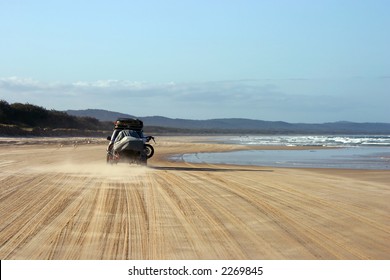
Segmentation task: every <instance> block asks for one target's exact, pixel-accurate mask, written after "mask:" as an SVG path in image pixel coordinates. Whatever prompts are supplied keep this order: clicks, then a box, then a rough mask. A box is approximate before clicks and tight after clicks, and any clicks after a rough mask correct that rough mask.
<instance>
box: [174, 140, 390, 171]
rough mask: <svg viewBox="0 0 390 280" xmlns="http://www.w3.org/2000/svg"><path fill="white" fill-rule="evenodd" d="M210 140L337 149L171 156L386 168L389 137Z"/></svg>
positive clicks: (221, 161)
mask: <svg viewBox="0 0 390 280" xmlns="http://www.w3.org/2000/svg"><path fill="white" fill-rule="evenodd" d="M213 142H220V143H229V144H237V145H262V146H264V145H266V146H323V147H335V148H338V149H309V150H251V151H235V152H225V153H197V154H184V155H180V156H176V157H173V159H175V160H184V161H186V162H194V163H219V164H224V163H225V164H238V165H258V166H275V167H305V168H346V169H378V170H390V136H280V135H277V136H230V137H228V136H223V137H216V138H214V139H213Z"/></svg>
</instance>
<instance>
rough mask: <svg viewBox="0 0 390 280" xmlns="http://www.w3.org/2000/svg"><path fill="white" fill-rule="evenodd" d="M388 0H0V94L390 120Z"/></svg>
mask: <svg viewBox="0 0 390 280" xmlns="http://www.w3.org/2000/svg"><path fill="white" fill-rule="evenodd" d="M389 12H390V1H385V0H383V1H379V0H371V1H369V0H365V1H363V0H355V1H352V0H344V1H343V0H339V1H336V0H334V1H333V0H317V1H309V0H306V1H303V0H301V1H299V0H285V1H282V0H280V1H266V0H240V1H237V0H224V1H222V0H208V1H204V0H196V1H192V0H188V1H185V0H182V1H179V0H177V1H170V0H166V1H162V0H161V1H157V0H155V1H153V0H150V1H131V0H129V1H124V0H123V1H119V0H111V1H73V0H66V1H62V0H59V1H48V0H46V1H44V0H31V1H27V0H25V1H23V0H15V1H6V0H0V99H5V100H7V101H8V102H10V103H13V102H29V103H32V104H37V105H40V106H43V107H46V108H48V109H56V110H66V109H87V108H94V109H107V110H112V111H119V112H123V113H129V114H133V115H137V116H150V115H163V116H167V117H172V118H189V119H210V118H228V117H240V118H251V119H262V120H282V121H287V122H306V123H313V122H331V121H339V120H346V121H357V122H390V114H389V109H388V108H389V105H388V104H390V51H389V50H390V35H389V30H390V17H389V16H388V14H389Z"/></svg>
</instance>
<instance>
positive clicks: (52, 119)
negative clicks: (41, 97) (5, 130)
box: [0, 100, 112, 130]
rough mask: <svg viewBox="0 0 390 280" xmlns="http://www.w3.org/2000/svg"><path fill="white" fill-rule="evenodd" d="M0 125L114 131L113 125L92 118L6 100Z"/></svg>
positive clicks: (0, 108)
mask: <svg viewBox="0 0 390 280" xmlns="http://www.w3.org/2000/svg"><path fill="white" fill-rule="evenodd" d="M0 124H4V125H16V126H18V127H24V128H26V127H30V128H42V129H44V128H46V129H58V128H63V129H88V130H110V129H112V123H109V122H107V123H106V122H100V121H99V120H97V119H95V118H92V117H76V116H71V115H68V114H67V113H65V112H61V111H56V110H47V109H45V108H43V107H40V106H36V105H32V104H29V103H26V104H23V103H13V104H9V103H8V102H7V101H5V100H0Z"/></svg>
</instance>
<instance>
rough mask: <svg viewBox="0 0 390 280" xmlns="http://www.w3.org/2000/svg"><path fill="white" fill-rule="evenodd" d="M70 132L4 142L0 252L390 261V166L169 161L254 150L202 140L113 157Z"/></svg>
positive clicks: (174, 141) (162, 143)
mask: <svg viewBox="0 0 390 280" xmlns="http://www.w3.org/2000/svg"><path fill="white" fill-rule="evenodd" d="M65 140H66V139H57V140H48V141H47V140H45V141H46V142H45V141H43V140H42V141H35V143H34V144H32V145H26V142H28V143H31V141H23V140H20V139H10V140H3V141H1V143H0V167H1V168H0V217H1V221H0V259H3V260H5V259H28V260H31V259H60V260H68V259H72V260H78V259H92V260H96V259H106V260H111V259H122V260H123V259H141V260H149V259H157V260H166V259H190V260H192V259H202V260H203V259H207V260H210V259H251V260H252V259H271V260H289V259H305V260H307V259H320V260H323V259H331V260H334V259H347V260H349V259H363V260H368V259H387V260H388V259H390V245H389V244H390V203H389V201H390V183H389V182H390V172H389V171H379V170H341V169H293V168H272V167H257V166H233V165H216V164H190V163H185V162H172V161H169V159H168V156H169V155H172V154H180V153H191V152H211V151H229V150H236V149H239V148H242V149H253V148H254V147H240V146H238V145H228V144H225V145H221V144H216V143H212V142H207V141H204V140H205V139H204V138H201V137H194V138H191V137H176V138H173V137H158V138H157V139H156V140H157V144H155V145H154V147H155V156H154V157H153V158H151V159H150V160H149V162H148V166H147V167H141V166H134V165H131V166H130V165H128V164H123V163H122V164H118V165H117V166H110V165H107V164H106V163H105V148H106V143H105V142H103V141H89V140H86V141H82V140H79V141H78V142H77V143H75V142H74V141H72V140H67V141H65ZM47 142H48V143H49V144H47ZM202 142H204V143H202ZM255 148H256V149H265V148H267V147H255ZM273 148H275V147H273ZM277 148H282V147H277Z"/></svg>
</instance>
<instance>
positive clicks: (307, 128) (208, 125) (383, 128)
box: [66, 109, 390, 134]
mask: <svg viewBox="0 0 390 280" xmlns="http://www.w3.org/2000/svg"><path fill="white" fill-rule="evenodd" d="M66 112H67V113H68V114H70V115H76V116H84V117H94V118H97V119H98V120H100V121H114V120H115V119H116V118H118V117H134V116H131V115H128V114H123V113H119V112H112V111H106V110H94V109H88V110H68V111H66ZM138 118H140V119H142V120H143V121H144V125H145V127H162V128H170V129H177V130H178V132H179V130H185V131H186V132H187V133H188V132H191V131H192V132H195V133H204V134H211V133H258V134H390V124H389V123H354V122H345V121H340V122H331V123H322V124H307V123H288V122H283V121H263V120H253V119H241V118H226V119H209V120H189V119H172V118H167V117H162V116H147V117H138Z"/></svg>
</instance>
